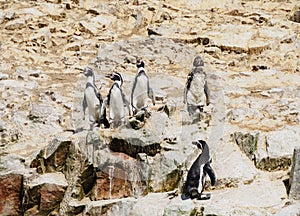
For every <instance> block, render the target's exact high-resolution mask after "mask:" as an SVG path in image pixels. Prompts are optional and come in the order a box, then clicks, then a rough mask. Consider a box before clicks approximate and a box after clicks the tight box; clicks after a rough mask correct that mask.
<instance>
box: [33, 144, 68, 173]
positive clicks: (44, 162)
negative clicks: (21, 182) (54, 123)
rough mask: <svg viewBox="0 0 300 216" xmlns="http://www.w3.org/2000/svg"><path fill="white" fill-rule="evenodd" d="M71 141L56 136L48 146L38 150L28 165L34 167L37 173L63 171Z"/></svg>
mask: <svg viewBox="0 0 300 216" xmlns="http://www.w3.org/2000/svg"><path fill="white" fill-rule="evenodd" d="M71 143H72V142H71V141H70V140H69V139H67V138H56V139H54V140H52V142H51V143H50V144H49V146H48V147H47V148H45V149H42V150H40V152H39V153H38V155H37V157H36V158H35V159H34V160H33V161H32V162H31V165H30V167H32V168H36V169H37V171H38V172H39V173H44V172H53V171H57V172H59V171H64V166H65V164H66V159H67V157H68V153H69V149H70V146H71Z"/></svg>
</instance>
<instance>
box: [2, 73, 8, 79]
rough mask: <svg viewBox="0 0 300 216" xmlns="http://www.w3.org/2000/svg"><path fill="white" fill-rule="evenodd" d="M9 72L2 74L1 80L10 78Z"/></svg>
mask: <svg viewBox="0 0 300 216" xmlns="http://www.w3.org/2000/svg"><path fill="white" fill-rule="evenodd" d="M8 78H9V76H8V74H0V80H4V79H8Z"/></svg>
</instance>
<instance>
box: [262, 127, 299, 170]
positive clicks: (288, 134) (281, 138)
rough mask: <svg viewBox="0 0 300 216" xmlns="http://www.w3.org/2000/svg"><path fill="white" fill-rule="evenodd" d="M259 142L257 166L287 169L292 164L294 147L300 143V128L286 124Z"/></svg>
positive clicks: (267, 168)
mask: <svg viewBox="0 0 300 216" xmlns="http://www.w3.org/2000/svg"><path fill="white" fill-rule="evenodd" d="M258 142H259V143H258V155H257V158H256V166H257V167H258V168H259V169H263V170H268V171H276V170H286V169H288V168H289V167H290V165H291V162H292V154H293V150H294V148H295V147H297V146H299V145H300V139H299V130H298V129H297V128H295V127H290V126H286V127H285V128H283V129H281V130H277V131H271V132H269V133H267V134H266V135H265V138H264V137H260V138H259V140H258Z"/></svg>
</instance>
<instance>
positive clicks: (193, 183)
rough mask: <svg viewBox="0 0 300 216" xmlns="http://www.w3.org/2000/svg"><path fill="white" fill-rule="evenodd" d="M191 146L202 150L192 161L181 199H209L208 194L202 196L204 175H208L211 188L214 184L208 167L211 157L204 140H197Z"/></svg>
mask: <svg viewBox="0 0 300 216" xmlns="http://www.w3.org/2000/svg"><path fill="white" fill-rule="evenodd" d="M192 144H193V145H196V146H197V147H198V148H199V149H201V150H202V152H201V154H200V155H199V156H198V157H197V159H196V160H195V161H194V163H193V164H192V166H191V168H190V169H189V171H188V175H187V180H186V183H185V187H184V190H183V195H182V199H188V198H191V199H195V198H196V199H209V198H210V194H207V196H205V197H204V196H202V192H203V189H204V184H205V176H206V174H208V176H209V177H210V181H211V185H212V186H213V185H215V183H216V175H215V172H214V170H213V169H212V167H211V166H210V163H211V157H210V153H209V148H208V145H207V143H206V142H205V141H204V140H198V141H196V142H192Z"/></svg>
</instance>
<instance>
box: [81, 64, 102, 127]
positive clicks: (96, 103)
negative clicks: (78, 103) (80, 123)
mask: <svg viewBox="0 0 300 216" xmlns="http://www.w3.org/2000/svg"><path fill="white" fill-rule="evenodd" d="M83 74H84V75H85V76H86V77H87V81H86V86H85V89H84V97H83V102H82V107H83V120H85V111H86V108H88V111H89V121H90V127H91V129H92V128H93V126H94V125H95V124H98V125H99V124H100V116H99V113H100V108H101V105H102V102H103V100H102V97H101V95H100V93H99V92H98V89H97V87H96V85H95V75H94V72H93V70H92V69H91V68H90V67H86V68H84V70H83Z"/></svg>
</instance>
